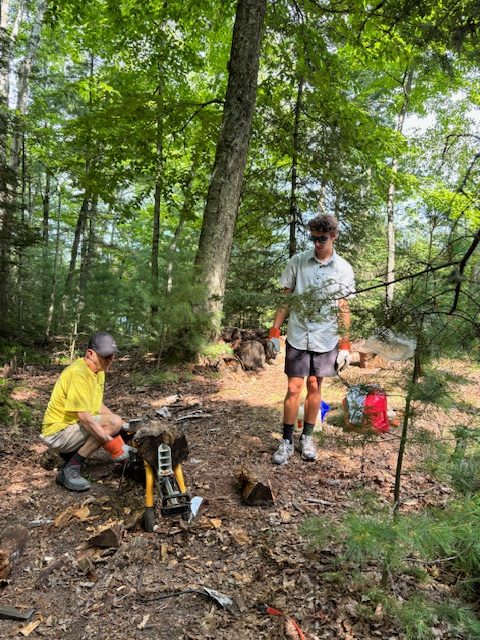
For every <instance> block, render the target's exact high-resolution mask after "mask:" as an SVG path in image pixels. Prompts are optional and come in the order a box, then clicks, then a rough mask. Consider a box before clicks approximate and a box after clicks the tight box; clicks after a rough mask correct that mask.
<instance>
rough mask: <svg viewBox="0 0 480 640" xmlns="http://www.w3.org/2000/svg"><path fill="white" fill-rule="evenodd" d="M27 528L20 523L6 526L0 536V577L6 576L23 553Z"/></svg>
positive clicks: (2, 578)
mask: <svg viewBox="0 0 480 640" xmlns="http://www.w3.org/2000/svg"><path fill="white" fill-rule="evenodd" d="M27 537H28V529H26V528H25V527H22V526H21V525H12V526H10V527H7V528H6V529H5V531H4V532H3V533H2V535H1V537H0V579H1V580H4V579H5V578H8V576H9V575H10V573H11V571H12V567H13V564H14V563H15V562H16V561H17V560H18V558H19V557H20V556H21V554H22V553H23V550H24V548H25V544H26V543H27Z"/></svg>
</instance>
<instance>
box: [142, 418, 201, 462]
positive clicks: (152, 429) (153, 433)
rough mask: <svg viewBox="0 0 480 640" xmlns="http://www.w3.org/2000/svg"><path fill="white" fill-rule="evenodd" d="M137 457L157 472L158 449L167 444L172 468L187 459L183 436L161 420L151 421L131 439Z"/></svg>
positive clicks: (185, 441) (186, 446)
mask: <svg viewBox="0 0 480 640" xmlns="http://www.w3.org/2000/svg"><path fill="white" fill-rule="evenodd" d="M133 443H134V446H135V447H136V448H137V450H138V453H139V455H140V456H141V457H142V458H143V459H144V460H146V461H147V462H148V464H149V465H150V466H151V467H153V469H155V470H156V471H158V447H159V445H160V444H168V446H169V447H170V448H171V450H172V466H174V467H175V466H176V465H177V464H181V463H182V462H185V460H187V459H188V455H189V451H188V444H187V439H186V437H185V434H184V433H182V432H181V431H180V430H179V429H176V428H175V427H172V426H171V425H170V424H168V423H167V422H165V421H163V420H152V421H151V422H149V423H148V424H147V425H145V426H144V427H142V428H141V429H140V430H139V431H137V433H136V434H135V437H134V439H133Z"/></svg>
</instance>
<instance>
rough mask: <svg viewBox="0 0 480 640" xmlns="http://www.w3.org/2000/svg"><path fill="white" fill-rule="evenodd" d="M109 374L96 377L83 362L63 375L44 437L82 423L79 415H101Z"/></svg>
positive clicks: (47, 416) (45, 420)
mask: <svg viewBox="0 0 480 640" xmlns="http://www.w3.org/2000/svg"><path fill="white" fill-rule="evenodd" d="M104 386H105V372H104V371H99V372H98V373H93V371H91V370H90V369H89V368H88V367H87V363H86V362H85V360H84V358H79V359H78V360H75V362H73V363H72V364H70V365H69V366H68V367H66V369H64V370H63V371H62V373H61V374H60V377H59V379H58V380H57V382H56V384H55V386H54V387H53V391H52V395H51V397H50V401H49V403H48V406H47V410H46V412H45V416H44V418H43V425H42V435H43V436H51V435H53V434H54V433H57V432H58V431H61V430H62V429H65V428H66V427H68V426H69V425H71V424H73V423H74V422H78V415H77V414H78V412H79V411H88V412H89V413H91V414H92V415H98V414H99V413H100V409H101V406H102V402H103V388H104Z"/></svg>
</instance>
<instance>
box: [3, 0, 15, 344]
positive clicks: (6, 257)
mask: <svg viewBox="0 0 480 640" xmlns="http://www.w3.org/2000/svg"><path fill="white" fill-rule="evenodd" d="M8 9H9V0H1V2H0V309H2V316H3V318H4V322H2V327H1V328H0V332H1V331H2V329H3V331H6V329H7V327H6V323H5V320H8V318H9V314H10V301H11V295H10V292H11V287H10V270H11V262H10V260H11V255H10V250H11V247H10V243H11V235H12V221H13V193H14V190H15V185H14V176H13V175H12V172H11V168H10V166H9V162H8V159H7V145H8V131H9V128H10V113H9V109H8V95H9V87H10V83H9V79H10V64H11V56H12V39H11V37H10V33H9V31H8Z"/></svg>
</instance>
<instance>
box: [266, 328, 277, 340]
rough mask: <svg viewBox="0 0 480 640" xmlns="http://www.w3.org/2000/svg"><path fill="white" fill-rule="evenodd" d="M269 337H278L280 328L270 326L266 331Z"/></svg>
mask: <svg viewBox="0 0 480 640" xmlns="http://www.w3.org/2000/svg"><path fill="white" fill-rule="evenodd" d="M268 337H269V338H280V329H279V328H278V327H272V328H271V329H270V331H269V332H268Z"/></svg>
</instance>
